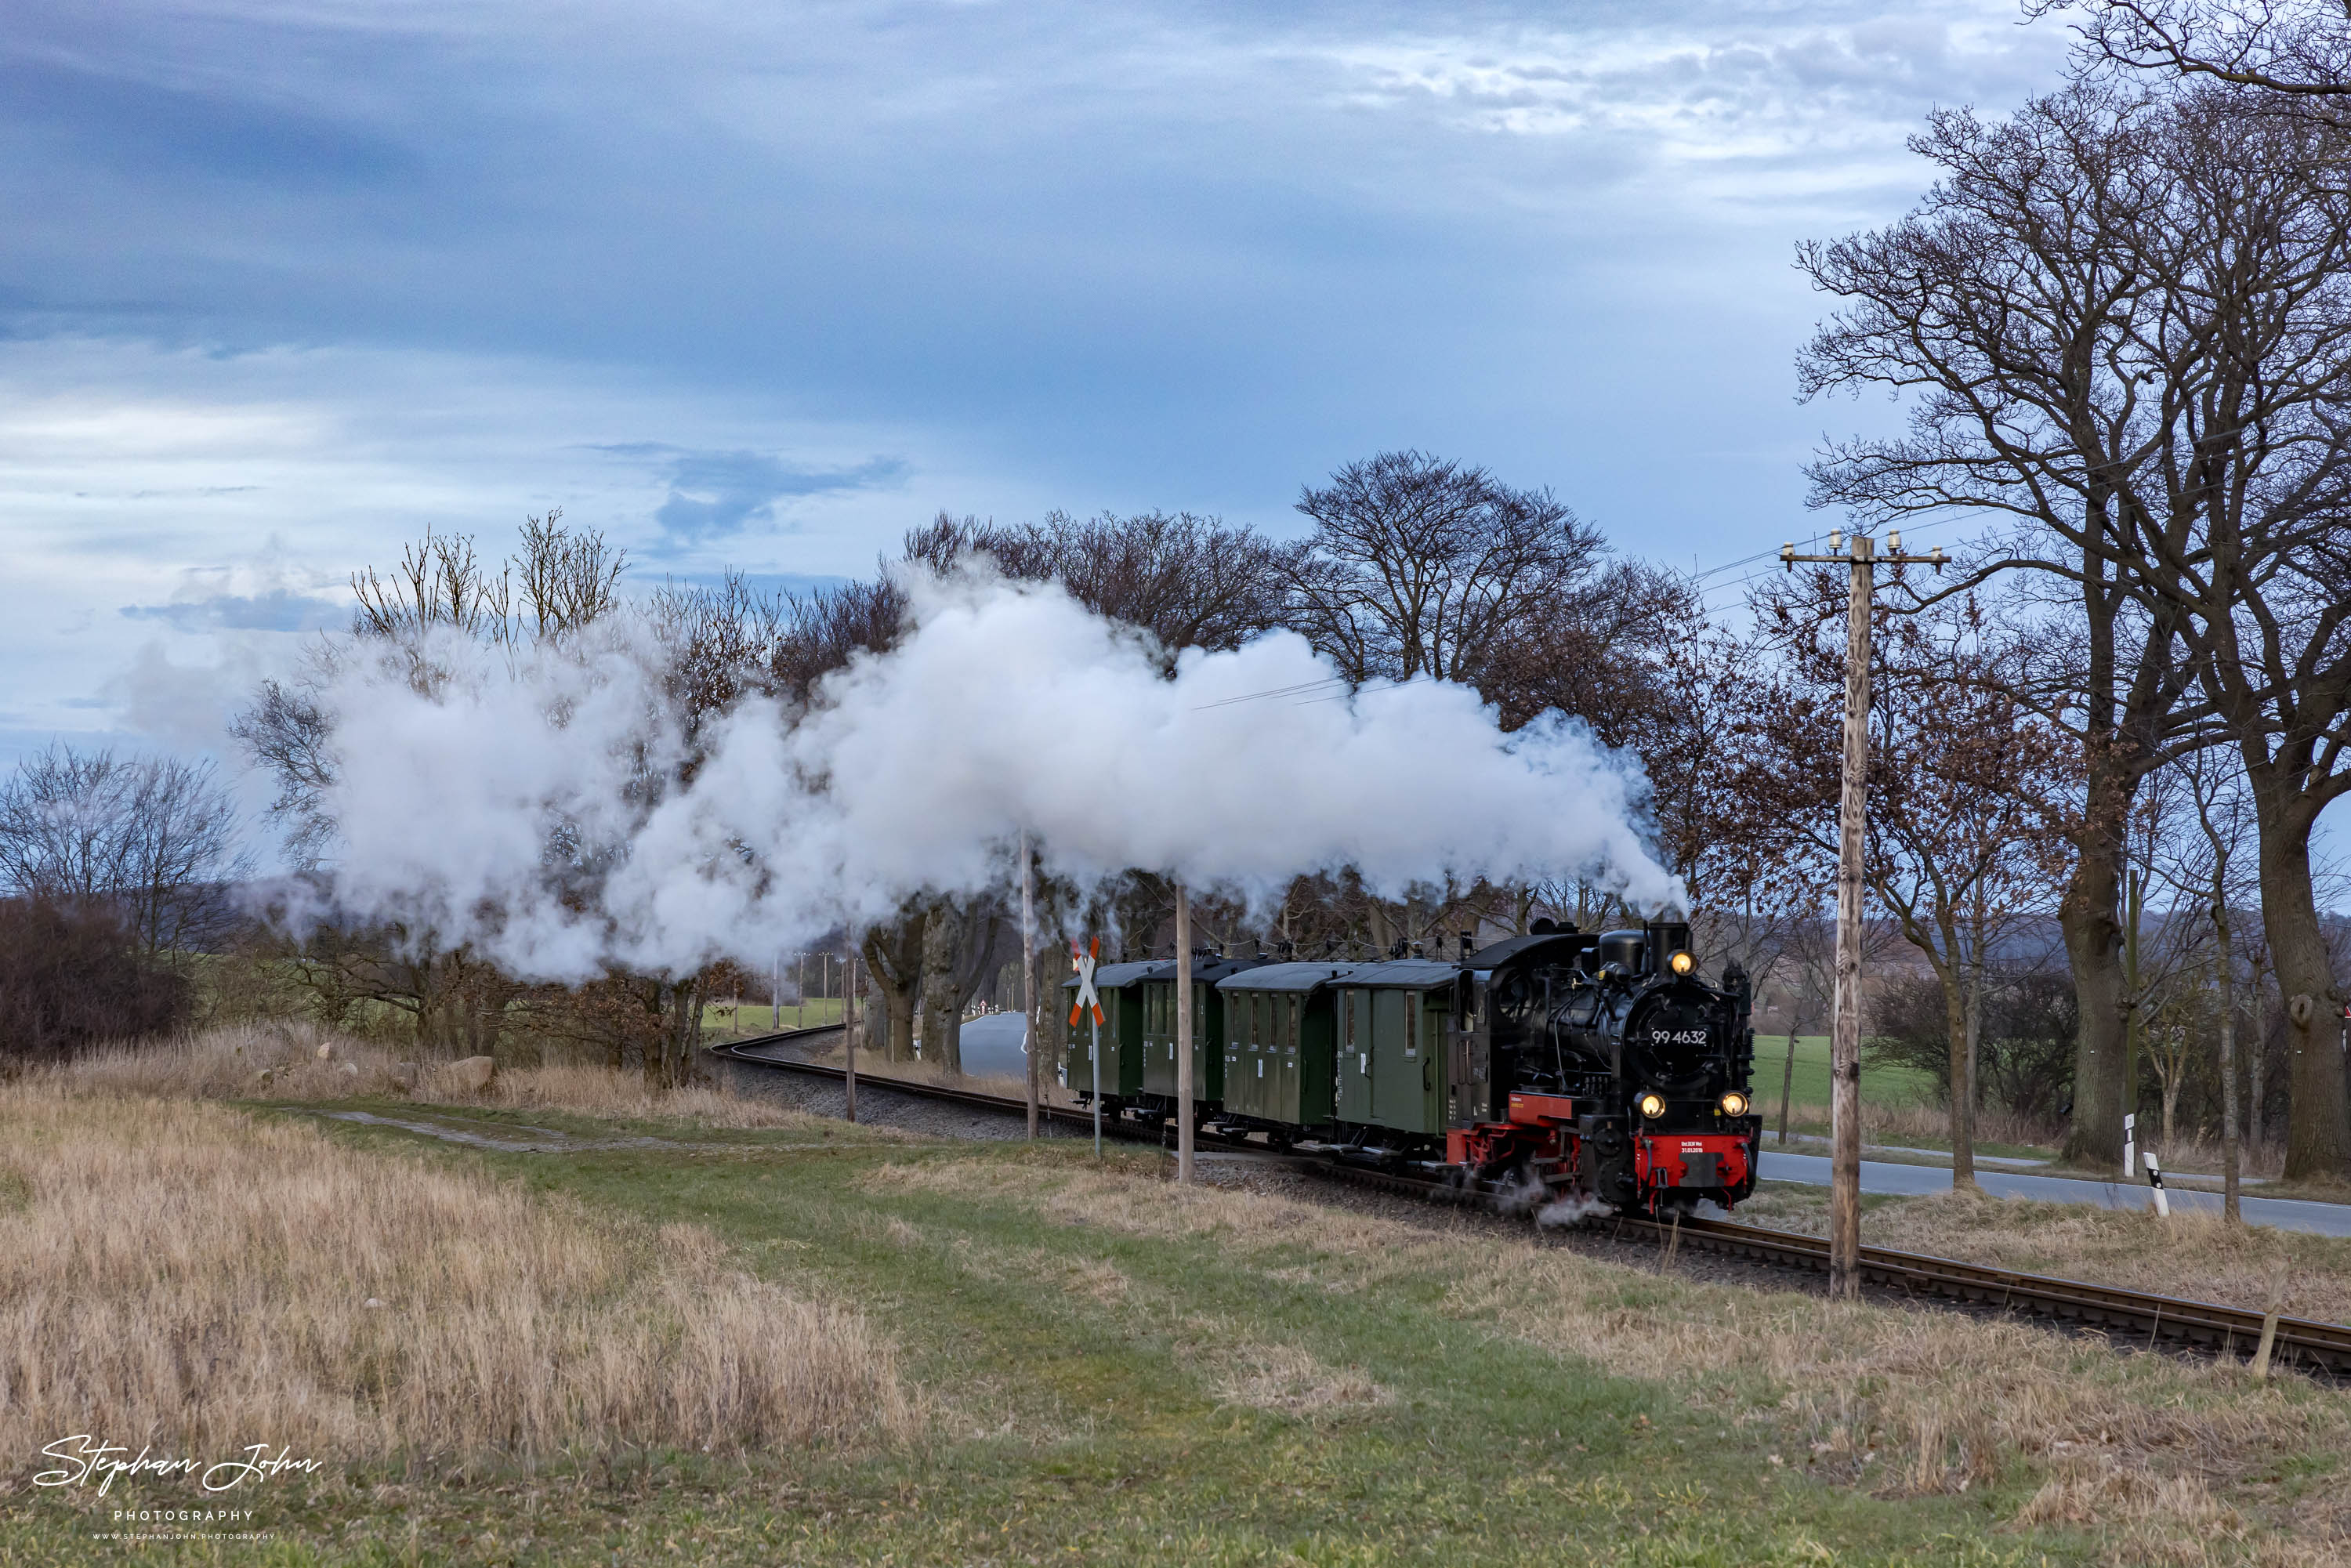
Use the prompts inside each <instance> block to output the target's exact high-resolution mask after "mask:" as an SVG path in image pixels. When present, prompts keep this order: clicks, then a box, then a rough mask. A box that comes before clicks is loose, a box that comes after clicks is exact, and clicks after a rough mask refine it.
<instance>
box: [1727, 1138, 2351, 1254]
mask: <svg viewBox="0 0 2351 1568" xmlns="http://www.w3.org/2000/svg"><path fill="white" fill-rule="evenodd" d="M1760 1174H1761V1176H1762V1177H1763V1179H1764V1180H1765V1181H1793V1182H1802V1183H1804V1184H1806V1185H1807V1186H1828V1184H1829V1162H1828V1157H1827V1156H1826V1155H1783V1154H1780V1153H1778V1152H1776V1151H1774V1150H1771V1149H1766V1150H1765V1151H1764V1152H1763V1159H1762V1166H1761V1173H1760ZM1976 1183H1977V1185H1978V1186H1981V1187H1982V1188H1983V1189H1984V1191H1986V1192H1988V1193H1991V1194H1992V1195H1993V1196H1994V1197H2029V1198H2033V1199H2036V1200H2038V1201H2040V1202H2043V1203H2090V1204H2095V1205H2097V1206H2098V1207H2101V1208H2152V1207H2155V1195H2154V1193H2153V1192H2152V1190H2151V1189H2149V1188H2148V1187H2147V1185H2146V1184H2145V1183H2137V1184H2134V1183H2129V1182H2101V1181H2080V1180H2076V1179H2074V1178H2073V1177H2069V1176H2020V1175H2018V1174H2017V1173H2015V1172H2013V1171H1988V1170H1979V1171H1977V1172H1976ZM1950 1189H1951V1173H1950V1172H1949V1171H1948V1170H1945V1169H1942V1168H1939V1167H1938V1166H1901V1165H1889V1164H1886V1163H1885V1162H1883V1161H1879V1160H1864V1161H1862V1162H1861V1190H1862V1191H1864V1192H1880V1193H1890V1194H1895V1195H1897V1196H1900V1197H1924V1196H1926V1195H1927V1194H1929V1193H1937V1192H1949V1190H1950ZM2166 1190H2167V1191H2168V1195H2169V1197H2170V1198H2171V1207H2172V1212H2174V1213H2175V1214H2178V1213H2189V1214H2194V1213H2210V1214H2218V1213H2220V1194H2219V1193H2217V1192H2189V1191H2185V1190H2182V1189H2181V1188H2179V1187H2171V1188H2168V1189H2166ZM2240 1201H2241V1203H2242V1204H2243V1206H2244V1214H2245V1223H2246V1224H2248V1225H2271V1226H2275V1227H2276V1228H2278V1229H2280V1230H2308V1231H2314V1232H2315V1233H2317V1234H2318V1235H2321V1236H2351V1204H2340V1203H2305V1202H2303V1201H2301V1200H2299V1199H2295V1198H2288V1197H2244V1198H2241V1199H2240Z"/></svg>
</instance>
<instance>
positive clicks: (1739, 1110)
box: [1722, 1089, 1747, 1116]
mask: <svg viewBox="0 0 2351 1568" xmlns="http://www.w3.org/2000/svg"><path fill="white" fill-rule="evenodd" d="M1722 1113H1723V1114H1724V1115H1726V1116H1744V1115H1745V1114H1747V1096H1746V1095H1744V1094H1741V1093H1740V1092H1739V1091H1738V1090H1736V1089H1734V1090H1732V1091H1731V1092H1729V1093H1728V1094H1726V1095H1724V1096H1723V1097H1722Z"/></svg>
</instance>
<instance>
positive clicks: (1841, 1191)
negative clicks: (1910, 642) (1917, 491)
mask: <svg viewBox="0 0 2351 1568" xmlns="http://www.w3.org/2000/svg"><path fill="white" fill-rule="evenodd" d="M1840 543H1842V544H1844V546H1845V547H1846V548H1845V549H1844V550H1843V551H1842V552H1839V551H1838V548H1837V547H1838V546H1839V544H1840ZM1886 544H1887V546H1888V547H1889V548H1888V549H1887V551H1886V554H1884V555H1882V556H1881V555H1879V554H1878V553H1877V541H1876V539H1874V538H1870V537H1869V536H1868V535H1867V534H1855V535H1854V536H1853V537H1852V538H1850V539H1849V540H1848V539H1845V538H1844V537H1843V535H1842V533H1841V532H1833V533H1831V534H1830V535H1829V549H1830V552H1831V553H1829V554H1827V555H1798V554H1797V553H1796V547H1795V546H1794V545H1793V544H1792V543H1791V544H1784V545H1782V546H1781V547H1780V562H1781V564H1782V566H1784V567H1785V568H1786V569H1787V570H1790V571H1793V570H1795V569H1796V563H1797V562H1798V561H1800V560H1801V561H1807V562H1820V563H1823V564H1829V565H1834V564H1835V563H1837V562H1840V561H1842V562H1844V563H1845V565H1846V566H1847V567H1848V568H1849V569H1850V570H1851V572H1852V579H1851V582H1850V584H1849V592H1848V598H1847V601H1846V615H1847V622H1846V625H1845V645H1844V787H1843V789H1842V790H1841V791H1840V793H1839V795H1838V798H1837V879H1836V890H1837V926H1836V988H1835V1001H1834V1006H1833V1008H1832V1009H1831V1018H1832V1019H1833V1021H1832V1023H1831V1024H1830V1038H1829V1134H1830V1150H1829V1293H1830V1294H1831V1295H1833V1296H1843V1297H1845V1298H1847V1299H1849V1300H1851V1299H1857V1298H1858V1297H1859V1296H1860V1295H1861V885H1862V875H1861V854H1862V830H1863V828H1864V826H1865V824H1866V822H1867V820H1868V812H1869V798H1868V790H1869V621H1870V605H1871V600H1872V598H1873V597H1874V594H1873V590H1874V588H1875V585H1876V570H1875V569H1876V563H1877V562H1879V561H1884V562H1885V563H1886V565H1888V566H1931V567H1933V568H1934V569H1935V570H1937V571H1940V570H1943V560H1944V557H1943V552H1942V551H1941V550H1940V549H1936V550H1932V551H1930V552H1928V554H1926V555H1908V556H1906V555H1904V554H1903V553H1902V535H1901V533H1900V532H1899V531H1896V532H1892V533H1889V534H1888V535H1887V536H1886Z"/></svg>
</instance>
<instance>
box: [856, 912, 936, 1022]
mask: <svg viewBox="0 0 2351 1568" xmlns="http://www.w3.org/2000/svg"><path fill="white" fill-rule="evenodd" d="M929 923H930V904H929V902H928V901H927V900H925V899H919V898H911V899H908V900H907V901H906V902H905V903H904V904H902V905H901V906H900V909H899V914H898V917H897V918H896V919H895V920H890V921H882V922H878V923H876V924H874V925H869V926H867V927H866V928H865V931H864V941H863V943H862V946H860V949H859V950H860V951H861V952H862V953H863V954H864V956H865V967H866V971H867V972H868V973H869V974H871V975H872V977H873V988H874V989H875V990H876V991H879V992H880V993H881V996H882V1011H883V1019H884V1022H885V1025H886V1029H887V1033H888V1045H887V1048H886V1054H887V1056H888V1058H889V1060H890V1061H913V1060H914V998H915V997H916V996H917V995H918V994H919V993H920V991H921V989H922V984H923V948H924V943H925V927H926V926H927V925H929Z"/></svg>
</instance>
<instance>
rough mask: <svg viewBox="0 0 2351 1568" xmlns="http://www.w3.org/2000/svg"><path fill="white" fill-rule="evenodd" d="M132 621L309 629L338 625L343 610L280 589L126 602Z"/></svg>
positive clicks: (191, 628) (221, 628)
mask: <svg viewBox="0 0 2351 1568" xmlns="http://www.w3.org/2000/svg"><path fill="white" fill-rule="evenodd" d="M121 613H122V614H123V615H125V616H127V617H129V618H130V619H131V620H133V621H160V622H163V624H165V625H167V626H169V627H171V628H172V630H173V631H175V632H309V631H316V630H318V629H319V628H322V627H327V626H333V625H337V624H340V622H343V621H344V620H347V619H348V618H349V617H348V615H347V613H346V612H344V611H342V610H341V609H340V608H339V607H337V606H336V605H334V604H333V603H331V602H329V601H327V600H324V599H316V598H312V597H311V596H309V595H308V594H303V593H294V592H291V591H287V590H286V589H283V588H275V589H271V590H270V591H268V592H266V593H257V594H246V593H218V594H214V595H212V596H211V597H210V598H206V599H194V600H188V601H182V602H178V603H172V604H126V605H124V606H122V610H121Z"/></svg>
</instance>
